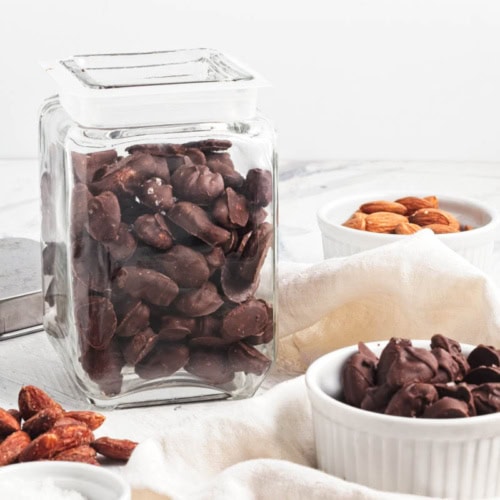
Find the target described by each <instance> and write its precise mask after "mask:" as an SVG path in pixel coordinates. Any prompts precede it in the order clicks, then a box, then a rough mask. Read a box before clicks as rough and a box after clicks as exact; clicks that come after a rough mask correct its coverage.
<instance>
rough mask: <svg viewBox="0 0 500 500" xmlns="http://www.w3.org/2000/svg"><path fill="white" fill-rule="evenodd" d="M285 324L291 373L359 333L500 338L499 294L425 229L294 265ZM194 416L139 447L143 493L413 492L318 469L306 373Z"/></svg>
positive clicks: (284, 294)
mask: <svg viewBox="0 0 500 500" xmlns="http://www.w3.org/2000/svg"><path fill="white" fill-rule="evenodd" d="M278 330H279V351H278V352H279V362H278V365H279V367H280V368H281V369H282V370H286V371H287V373H298V372H303V371H304V370H305V369H306V368H307V366H308V365H309V364H310V363H311V362H312V361H313V360H314V359H316V358H317V357H319V356H321V355H322V354H324V353H325V352H329V351H331V350H333V349H336V348H338V347H341V346H345V345H351V344H353V343H356V342H358V341H359V340H363V341H368V340H379V339H387V338H390V337H391V336H399V337H407V338H425V339H430V337H431V336H432V335H433V334H435V333H442V334H444V335H448V336H451V337H453V338H455V339H458V340H460V341H462V342H469V343H479V342H483V343H488V344H497V345H498V344H500V294H499V291H498V290H497V288H496V287H495V285H494V283H493V282H492V281H491V280H490V279H489V278H488V277H487V276H486V275H485V274H483V273H482V272H480V271H479V270H478V269H477V268H475V267H474V266H472V265H471V264H469V263H468V262H467V261H465V260H464V259H463V258H462V257H460V256H459V255H457V254H455V253H454V252H453V251H451V250H450V249H449V248H448V247H446V246H445V245H444V244H442V243H441V242H440V241H439V240H438V239H437V238H436V237H435V236H434V235H433V233H431V232H430V231H422V232H419V233H417V234H415V235H414V236H409V237H408V238H405V239H404V240H401V241H399V242H397V243H394V244H390V245H386V246H384V247H380V248H377V249H374V250H371V251H367V252H364V253H360V254H357V255H354V256H352V257H347V258H342V259H330V260H326V261H324V262H321V263H319V264H316V265H313V266H310V265H307V266H306V265H289V266H283V267H282V269H280V280H279V321H278ZM183 408H185V407H183ZM170 416H171V415H170ZM183 417H185V415H181V414H180V415H179V418H177V420H175V419H172V418H170V419H169V421H168V425H165V427H164V430H162V431H161V433H160V434H159V435H158V436H157V437H155V438H154V439H150V440H146V441H144V442H142V443H141V444H140V445H139V446H138V447H137V448H136V450H135V452H134V453H133V455H132V457H131V459H130V461H129V463H128V465H127V466H126V468H125V471H124V473H125V475H126V477H127V479H128V480H129V481H130V483H131V484H132V485H133V487H134V489H135V490H134V495H135V496H134V497H133V498H134V500H137V499H150V500H154V499H160V498H173V499H189V500H191V499H209V498H216V499H236V498H237V499H243V500H244V499H254V498H255V499H257V498H259V499H276V498H286V499H295V498H297V499H303V498H307V499H323V498H325V499H326V498H342V499H381V498H385V499H390V498H405V497H404V496H402V495H400V494H398V495H394V496H392V495H389V494H388V493H386V492H377V491H374V490H371V489H369V488H365V487H361V486H358V485H354V484H352V483H348V482H345V481H343V480H341V479H339V478H335V477H333V476H329V475H327V474H324V473H322V472H319V471H317V470H315V469H314V468H315V466H316V463H315V451H314V441H313V434H312V421H311V415H310V407H309V403H308V401H307V395H306V391H305V384H304V378H303V377H297V378H295V379H293V380H290V381H288V382H283V383H282V384H278V385H277V386H275V387H274V388H272V389H271V390H269V391H268V392H266V393H265V394H264V395H262V396H258V397H254V398H252V399H249V400H246V401H228V402H221V403H218V404H217V405H211V408H210V411H208V412H207V415H204V414H203V412H201V413H200V412H199V411H198V413H196V418H195V419H193V418H190V419H189V421H188V422H186V420H185V418H183ZM407 498H410V497H409V496H408V497H407ZM411 498H416V497H411Z"/></svg>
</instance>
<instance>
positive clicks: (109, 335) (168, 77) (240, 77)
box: [40, 49, 276, 406]
mask: <svg viewBox="0 0 500 500" xmlns="http://www.w3.org/2000/svg"><path fill="white" fill-rule="evenodd" d="M109 68H113V69H112V70H110V69H109ZM47 69H48V71H49V73H51V74H52V75H53V76H54V78H55V79H56V81H57V82H58V83H59V91H60V92H59V95H58V96H57V97H54V98H50V99H48V100H47V101H46V103H45V105H44V107H43V109H42V112H41V117H40V134H41V136H40V161H41V189H42V212H43V222H42V239H43V257H44V293H45V309H44V321H45V328H46V330H47V332H48V333H49V335H50V338H51V339H52V341H53V343H54V345H55V346H56V348H57V350H58V352H59V354H60V355H61V357H62V359H63V361H64V364H65V367H66V370H67V373H68V376H69V377H70V378H71V379H72V380H73V381H74V382H75V385H76V386H77V387H78V389H79V390H80V392H81V393H82V396H83V397H85V398H86V399H88V400H89V401H91V402H93V403H95V404H97V405H100V406H120V405H122V406H124V405H141V404H151V403H155V402H158V403H161V402H174V401H175V402H178V401H191V400H203V399H214V398H241V397H247V396H250V395H252V394H253V393H254V392H255V391H256V390H257V388H258V386H259V385H260V383H261V382H262V380H263V377H264V376H265V374H266V372H267V371H268V370H269V368H270V366H271V364H272V362H273V360H274V324H275V315H276V311H275V307H274V303H275V301H274V295H275V252H274V247H275V221H274V214H275V204H276V197H275V194H274V193H275V182H274V169H275V157H276V155H275V151H274V133H273V129H272V127H271V125H270V124H269V122H268V121H267V120H266V119H265V118H264V117H262V116H261V115H260V114H259V113H258V112H257V111H256V107H255V104H256V89H257V87H258V86H259V85H261V83H260V78H259V77H257V76H256V75H254V74H253V73H251V72H249V71H247V70H246V69H243V68H242V67H240V66H239V65H238V64H236V63H234V62H233V61H231V60H229V59H227V58H226V57H225V56H224V55H222V54H220V53H217V52H215V51H211V50H207V49H200V50H185V51H175V52H163V53H162V52H159V53H155V54H129V55H127V56H123V55H108V56H80V57H78V58H73V59H69V60H64V61H58V62H57V63H54V64H53V65H50V66H48V68H47ZM153 80H154V84H153V83H152V81H153Z"/></svg>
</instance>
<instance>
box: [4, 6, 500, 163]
mask: <svg viewBox="0 0 500 500" xmlns="http://www.w3.org/2000/svg"><path fill="white" fill-rule="evenodd" d="M198 46H206V47H214V48H217V49H220V50H222V51H228V52H229V53H231V54H232V55H234V56H236V57H237V58H239V59H240V60H242V61H243V62H245V63H247V64H248V65H249V66H250V67H252V68H253V69H255V70H257V71H259V72H260V73H262V74H263V75H264V76H265V77H267V78H268V79H269V80H271V81H272V82H273V84H274V88H273V90H271V91H267V93H266V95H265V96H264V97H263V99H262V100H261V108H262V109H263V110H264V111H265V112H266V113H267V114H268V115H270V116H271V117H272V118H273V120H274V122H275V124H276V126H277V128H278V132H279V150H280V155H281V157H282V158H285V159H300V160H320V159H327V158H335V159H347V158H348V159H396V160H397V159H436V160H437V159H448V160H483V161H484V160H486V161H498V160H500V57H499V56H500V1H496V0H412V1H410V0H366V1H363V0H323V1H320V0H308V1H300V2H299V1H295V0H291V1H286V0H274V1H273V0H252V1H245V2H243V1H240V0H85V1H84V2H76V1H71V0H17V1H11V0H3V2H2V15H1V16H0V47H2V49H1V56H0V158H2V157H3V158H16V157H18V158H19V157H35V156H36V149H37V137H36V136H37V112H38V107H39V105H40V103H41V101H42V100H43V98H44V97H46V96H48V95H51V94H53V93H54V87H53V85H52V82H51V81H50V80H49V78H48V77H47V76H46V75H45V74H44V73H43V71H42V70H41V69H40V67H39V66H38V61H39V60H43V59H54V58H60V57H64V56H68V55H72V54H76V53H92V52H113V51H140V50H160V49H172V48H182V47H198Z"/></svg>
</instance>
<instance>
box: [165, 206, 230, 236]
mask: <svg viewBox="0 0 500 500" xmlns="http://www.w3.org/2000/svg"><path fill="white" fill-rule="evenodd" d="M167 217H168V218H169V219H170V220H171V221H172V222H174V224H177V225H178V226H180V227H181V228H182V229H184V230H185V231H186V232H187V233H189V234H191V235H193V236H196V237H197V238H199V239H200V240H202V241H204V242H205V243H207V244H209V245H212V246H215V245H222V244H224V243H226V242H227V241H228V240H229V239H230V236H231V235H230V233H229V232H228V231H227V230H226V229H223V228H221V227H219V226H217V225H216V224H214V223H213V222H212V221H211V220H210V219H209V217H208V215H207V213H206V212H205V210H203V208H201V207H199V206H198V205H195V204H194V203H191V202H188V201H180V202H178V203H176V204H175V206H174V207H173V208H172V209H171V210H170V211H169V212H168V214H167Z"/></svg>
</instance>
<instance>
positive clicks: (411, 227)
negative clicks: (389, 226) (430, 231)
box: [394, 222, 422, 234]
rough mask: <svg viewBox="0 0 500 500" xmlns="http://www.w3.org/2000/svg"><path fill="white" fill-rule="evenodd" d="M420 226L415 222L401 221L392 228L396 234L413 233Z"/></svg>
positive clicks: (419, 228)
mask: <svg viewBox="0 0 500 500" xmlns="http://www.w3.org/2000/svg"><path fill="white" fill-rule="evenodd" d="M421 229H422V228H421V227H420V226H419V225H417V224H412V223H411V222H401V223H400V224H398V225H397V226H396V227H395V228H394V232H395V233H396V234H414V233H416V232H417V231H420V230H421Z"/></svg>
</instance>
